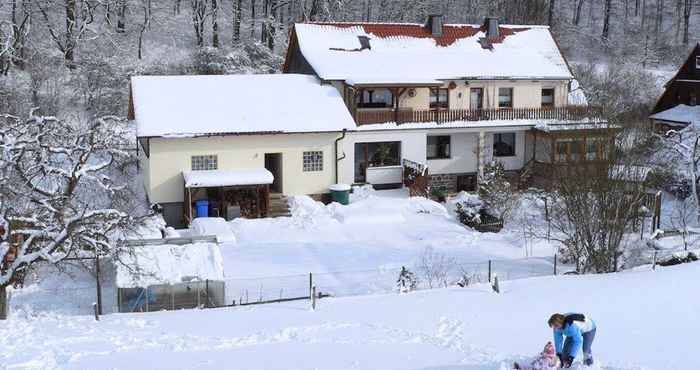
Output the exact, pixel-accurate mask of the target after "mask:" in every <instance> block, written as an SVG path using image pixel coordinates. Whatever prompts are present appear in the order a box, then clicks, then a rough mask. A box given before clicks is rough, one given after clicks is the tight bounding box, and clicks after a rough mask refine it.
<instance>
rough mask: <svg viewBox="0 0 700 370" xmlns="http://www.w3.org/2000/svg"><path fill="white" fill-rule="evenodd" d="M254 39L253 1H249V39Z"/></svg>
mask: <svg viewBox="0 0 700 370" xmlns="http://www.w3.org/2000/svg"><path fill="white" fill-rule="evenodd" d="M254 37H255V0H250V38H251V39H252V38H254Z"/></svg>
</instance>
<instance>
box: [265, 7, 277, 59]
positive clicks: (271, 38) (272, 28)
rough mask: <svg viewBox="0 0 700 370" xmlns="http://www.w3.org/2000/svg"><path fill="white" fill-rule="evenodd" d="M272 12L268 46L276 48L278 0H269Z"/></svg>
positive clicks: (269, 16)
mask: <svg viewBox="0 0 700 370" xmlns="http://www.w3.org/2000/svg"><path fill="white" fill-rule="evenodd" d="M269 7H270V14H269V15H268V17H267V19H268V24H267V48H268V49H270V50H275V33H276V29H277V27H276V24H277V0H269Z"/></svg>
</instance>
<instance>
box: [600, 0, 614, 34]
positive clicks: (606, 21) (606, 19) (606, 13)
mask: <svg viewBox="0 0 700 370" xmlns="http://www.w3.org/2000/svg"><path fill="white" fill-rule="evenodd" d="M611 3H612V0H605V8H604V9H603V34H602V37H603V39H607V38H608V36H610V8H611V5H612V4H611Z"/></svg>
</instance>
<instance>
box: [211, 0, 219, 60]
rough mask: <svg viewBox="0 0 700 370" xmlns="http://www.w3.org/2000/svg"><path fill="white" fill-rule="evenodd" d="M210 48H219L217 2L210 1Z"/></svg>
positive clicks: (214, 0) (215, 0)
mask: <svg viewBox="0 0 700 370" xmlns="http://www.w3.org/2000/svg"><path fill="white" fill-rule="evenodd" d="M211 46H213V47H215V48H218V47H219V0H211Z"/></svg>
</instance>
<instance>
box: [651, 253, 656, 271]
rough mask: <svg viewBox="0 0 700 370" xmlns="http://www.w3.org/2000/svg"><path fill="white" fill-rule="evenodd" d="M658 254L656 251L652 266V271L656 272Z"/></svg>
mask: <svg viewBox="0 0 700 370" xmlns="http://www.w3.org/2000/svg"><path fill="white" fill-rule="evenodd" d="M656 253H657V252H656V251H654V262H653V264H652V265H651V269H652V270H656Z"/></svg>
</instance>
